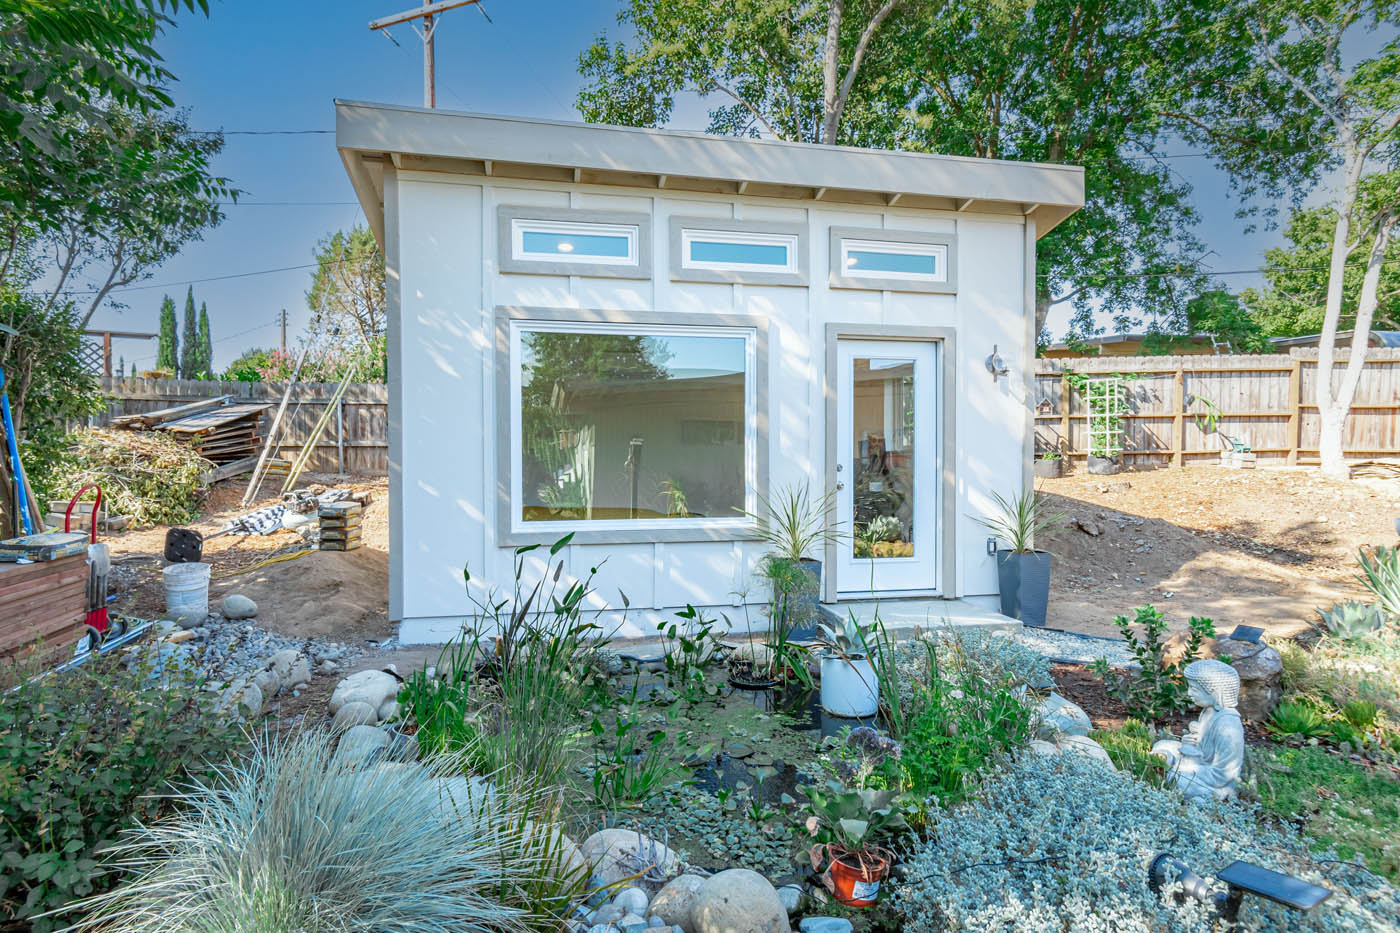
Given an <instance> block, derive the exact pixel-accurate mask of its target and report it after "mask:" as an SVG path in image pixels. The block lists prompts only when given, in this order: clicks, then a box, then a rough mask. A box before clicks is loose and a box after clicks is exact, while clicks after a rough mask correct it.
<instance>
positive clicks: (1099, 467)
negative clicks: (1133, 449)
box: [1089, 454, 1123, 476]
mask: <svg viewBox="0 0 1400 933" xmlns="http://www.w3.org/2000/svg"><path fill="white" fill-rule="evenodd" d="M1122 466H1123V463H1122V461H1121V460H1119V459H1118V458H1117V457H1095V456H1094V455H1093V454H1090V455H1089V472H1090V473H1093V474H1095V475H1096V476H1112V475H1113V474H1114V473H1117V472H1118V471H1119V470H1120V469H1122Z"/></svg>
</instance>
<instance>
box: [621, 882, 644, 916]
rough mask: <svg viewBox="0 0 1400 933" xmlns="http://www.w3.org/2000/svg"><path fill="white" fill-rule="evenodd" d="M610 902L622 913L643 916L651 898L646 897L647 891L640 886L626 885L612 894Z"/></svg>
mask: <svg viewBox="0 0 1400 933" xmlns="http://www.w3.org/2000/svg"><path fill="white" fill-rule="evenodd" d="M612 902H613V904H614V905H615V906H616V907H618V908H619V909H620V910H622V911H623V912H624V913H629V914H636V915H637V916H638V917H645V916H646V912H647V905H648V904H650V903H651V898H649V897H647V892H645V891H643V890H642V889H641V888H634V887H626V888H623V889H622V890H621V891H618V892H617V893H616V894H614V895H613V899H612Z"/></svg>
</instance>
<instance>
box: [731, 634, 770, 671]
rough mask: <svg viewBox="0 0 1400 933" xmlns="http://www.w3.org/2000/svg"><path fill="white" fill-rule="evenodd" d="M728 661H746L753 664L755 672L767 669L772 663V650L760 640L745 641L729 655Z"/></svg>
mask: <svg viewBox="0 0 1400 933" xmlns="http://www.w3.org/2000/svg"><path fill="white" fill-rule="evenodd" d="M729 661H730V663H731V664H732V663H736V662H739V661H747V662H749V663H750V664H752V665H753V669H754V672H755V673H758V672H759V671H766V670H768V668H769V666H770V665H771V664H772V663H773V651H772V649H771V648H769V647H768V646H767V645H765V644H763V643H762V642H754V641H746V642H744V643H743V644H742V645H740V646H739V647H737V648H735V649H734V650H733V651H732V652H731V653H730V655H729Z"/></svg>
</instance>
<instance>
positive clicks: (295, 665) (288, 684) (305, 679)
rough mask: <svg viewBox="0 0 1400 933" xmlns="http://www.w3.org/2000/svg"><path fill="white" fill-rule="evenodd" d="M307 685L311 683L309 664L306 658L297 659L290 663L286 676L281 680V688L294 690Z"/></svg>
mask: <svg viewBox="0 0 1400 933" xmlns="http://www.w3.org/2000/svg"><path fill="white" fill-rule="evenodd" d="M278 676H281V675H278ZM309 683H311V662H310V661H308V660H306V658H303V657H298V658H297V659H296V660H295V661H293V662H292V666H291V668H290V669H288V671H287V676H286V677H283V678H282V686H283V688H284V689H293V690H294V689H296V688H297V687H305V686H306V685H307V684H309Z"/></svg>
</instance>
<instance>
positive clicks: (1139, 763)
mask: <svg viewBox="0 0 1400 933" xmlns="http://www.w3.org/2000/svg"><path fill="white" fill-rule="evenodd" d="M1089 738H1091V739H1093V740H1094V741H1095V742H1098V743H1099V744H1100V745H1102V746H1103V750H1104V751H1106V752H1108V757H1109V758H1110V759H1112V761H1113V764H1114V766H1115V767H1116V768H1118V770H1119V771H1123V772H1125V773H1127V774H1131V775H1132V776H1133V777H1135V778H1137V779H1138V780H1140V781H1145V782H1147V783H1148V784H1151V785H1152V786H1153V787H1161V786H1163V785H1164V784H1165V783H1166V780H1167V760H1166V759H1165V758H1163V757H1161V756H1160V755H1154V754H1152V743H1153V742H1154V741H1156V738H1157V737H1156V735H1155V734H1154V733H1153V731H1152V729H1151V728H1150V727H1149V726H1148V725H1146V724H1145V723H1143V722H1141V721H1140V720H1137V719H1128V720H1125V721H1124V722H1123V725H1122V726H1120V727H1119V728H1117V729H1095V730H1094V731H1093V732H1090V733H1089Z"/></svg>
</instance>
